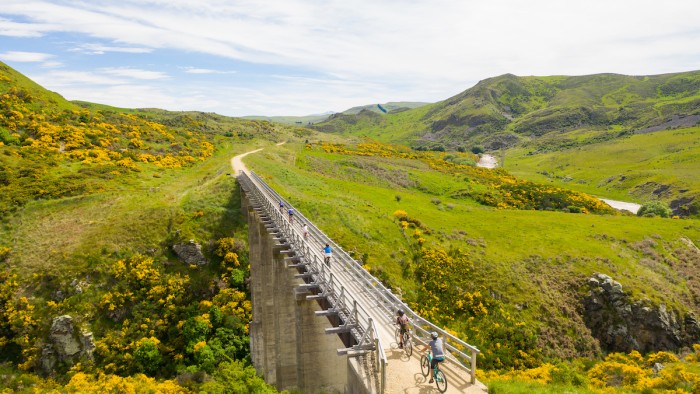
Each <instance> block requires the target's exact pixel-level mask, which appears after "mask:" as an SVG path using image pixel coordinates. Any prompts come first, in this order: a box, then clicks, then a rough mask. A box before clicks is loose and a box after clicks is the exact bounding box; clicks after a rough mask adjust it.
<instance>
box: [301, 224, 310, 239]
mask: <svg viewBox="0 0 700 394" xmlns="http://www.w3.org/2000/svg"><path fill="white" fill-rule="evenodd" d="M302 231H303V232H304V239H309V226H307V225H306V223H304V227H303V228H302Z"/></svg>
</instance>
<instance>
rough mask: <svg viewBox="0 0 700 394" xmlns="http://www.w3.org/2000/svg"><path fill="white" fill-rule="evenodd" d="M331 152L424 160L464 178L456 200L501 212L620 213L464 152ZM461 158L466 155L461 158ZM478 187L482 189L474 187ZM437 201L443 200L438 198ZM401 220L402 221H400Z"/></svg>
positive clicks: (371, 148)
mask: <svg viewBox="0 0 700 394" xmlns="http://www.w3.org/2000/svg"><path fill="white" fill-rule="evenodd" d="M320 149H322V150H323V151H325V152H328V153H337V154H344V155H358V156H376V157H386V158H404V159H416V160H420V161H422V162H424V163H426V164H428V165H429V166H430V168H432V169H434V170H436V171H439V172H442V173H446V174H450V175H454V176H460V177H462V179H464V181H465V188H464V189H460V190H454V191H452V192H451V193H450V196H451V197H453V198H463V197H469V198H472V199H474V200H475V201H477V202H479V203H481V204H484V205H489V206H492V207H497V208H499V209H536V210H559V211H565V212H575V213H589V212H590V213H599V214H616V211H615V210H614V209H612V208H611V207H610V206H608V205H607V204H605V203H603V202H602V201H600V200H598V199H597V198H595V197H592V196H589V195H588V194H585V193H580V192H575V191H572V190H567V189H561V188H557V187H552V186H548V185H541V184H537V183H533V182H530V181H525V180H521V179H518V178H516V177H514V176H513V175H511V174H509V173H508V172H507V171H505V170H504V169H502V168H497V169H486V168H480V167H474V166H473V165H469V164H463V163H471V162H470V160H473V157H472V156H473V155H471V154H462V153H450V154H447V155H446V154H444V153H438V152H415V151H411V150H410V148H407V147H402V146H398V145H386V144H380V143H378V142H374V141H371V142H365V143H360V144H357V145H356V146H355V147H351V146H346V145H341V144H329V143H322V144H320ZM457 155H463V156H464V158H460V157H458V156H457ZM473 186H478V187H473ZM436 201H439V200H437V199H436ZM399 219H400V218H399Z"/></svg>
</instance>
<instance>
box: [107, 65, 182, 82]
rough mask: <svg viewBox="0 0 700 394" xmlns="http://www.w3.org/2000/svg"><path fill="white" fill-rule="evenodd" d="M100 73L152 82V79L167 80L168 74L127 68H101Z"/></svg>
mask: <svg viewBox="0 0 700 394" xmlns="http://www.w3.org/2000/svg"><path fill="white" fill-rule="evenodd" d="M100 71H101V72H103V73H105V74H109V75H115V76H118V77H126V78H133V79H146V80H153V79H166V78H169V77H168V74H166V73H164V72H160V71H149V70H139V69H136V68H128V67H121V68H103V69H101V70H100Z"/></svg>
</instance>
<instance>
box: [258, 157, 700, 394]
mask: <svg viewBox="0 0 700 394" xmlns="http://www.w3.org/2000/svg"><path fill="white" fill-rule="evenodd" d="M367 145H368V146H366V145H363V144H358V145H357V146H344V147H339V146H334V145H327V144H326V145H322V146H318V145H306V146H305V145H296V146H295V145H285V146H283V147H279V148H276V149H275V150H266V151H263V152H261V153H259V154H257V155H254V156H250V157H249V160H247V162H248V163H249V166H252V168H253V169H254V170H255V171H256V172H258V173H260V174H262V175H263V177H264V178H265V179H266V180H267V181H268V182H270V183H271V184H272V185H273V186H274V187H275V188H276V189H277V190H279V191H280V192H281V193H282V195H283V196H284V197H285V198H287V199H288V200H289V201H290V202H292V203H293V204H295V205H296V206H297V207H299V208H300V210H301V211H302V212H303V213H304V214H305V215H306V216H307V217H309V218H310V219H311V220H313V221H314V222H315V223H316V224H318V225H319V226H320V227H321V228H322V229H323V230H324V232H326V233H327V234H329V236H331V237H333V238H334V239H336V240H338V241H339V243H340V244H341V245H342V246H343V248H344V249H346V250H348V251H350V253H351V254H353V255H354V256H355V258H357V259H360V260H361V261H363V263H364V264H365V266H366V267H368V269H370V271H371V272H373V274H375V275H376V276H377V277H379V278H382V279H383V280H384V281H385V283H387V284H389V285H390V286H391V287H392V288H394V290H395V291H396V292H398V293H400V294H402V295H403V297H404V299H405V300H406V301H407V302H409V304H411V305H412V306H413V307H414V308H415V309H416V310H417V311H419V312H420V313H421V314H423V315H424V316H426V317H428V318H430V319H433V320H434V321H436V322H438V323H439V324H442V325H444V326H445V327H448V328H449V329H451V330H454V331H456V332H457V333H459V334H460V335H461V336H462V337H463V338H465V339H466V340H467V341H469V342H471V343H473V344H475V345H477V347H479V348H480V349H482V350H483V352H484V353H483V359H480V361H479V362H480V365H481V367H482V368H487V369H488V368H504V367H505V368H509V367H516V368H527V367H534V366H537V365H539V364H540V363H542V362H543V361H545V360H553V359H561V358H562V357H564V358H566V357H576V356H584V357H595V356H596V355H600V354H601V352H600V348H599V347H598V344H597V341H596V340H595V339H593V338H592V337H591V334H590V331H589V330H588V328H587V327H586V326H585V324H584V322H583V318H582V315H581V313H582V312H581V308H582V306H581V297H582V296H583V295H584V294H585V293H586V292H587V285H586V283H587V278H588V277H590V276H591V275H592V274H593V273H596V272H600V273H606V274H608V275H610V276H612V277H613V278H615V280H617V281H619V282H620V283H621V284H622V286H623V288H624V289H625V291H627V292H628V293H629V294H631V297H632V298H633V299H636V300H646V301H645V302H648V303H649V305H660V304H665V305H667V306H668V307H669V308H671V309H673V310H676V311H686V312H681V314H682V313H695V314H697V313H699V312H700V304H699V303H698V294H699V291H700V282H698V279H697V278H696V276H695V275H694V274H691V272H694V271H695V270H697V269H700V258H699V257H700V256H695V257H691V258H690V259H688V257H687V256H686V255H685V253H686V251H688V250H689V249H688V246H687V244H686V241H685V240H691V241H692V242H693V243H695V244H696V245H697V244H698V243H700V222H698V221H697V220H672V219H658V218H657V219H654V218H638V217H635V216H626V215H610V214H604V215H599V214H575V213H566V212H562V211H558V212H557V211H547V210H530V209H525V210H523V209H513V207H511V208H509V209H508V208H506V209H504V208H501V209H499V208H497V207H491V206H486V205H484V203H478V202H477V201H476V200H475V199H474V198H473V197H471V195H468V194H465V193H463V191H464V190H465V189H466V190H469V189H471V190H479V189H480V188H481V187H482V186H481V185H484V184H488V185H489V187H490V188H492V190H498V189H500V188H502V187H503V185H499V184H498V183H497V181H496V180H495V179H494V178H490V179H489V178H488V175H486V174H484V175H483V177H482V176H479V175H478V174H477V173H475V171H484V172H488V171H489V170H477V169H474V168H473V167H469V166H454V167H453V166H451V165H450V162H449V161H445V160H442V161H440V160H441V159H440V155H441V154H436V153H430V154H428V153H422V154H420V155H428V156H415V155H417V154H418V153H420V152H418V153H416V152H411V151H410V150H406V151H401V150H400V149H398V148H392V147H388V148H386V149H380V148H377V144H367ZM402 152H403V153H402ZM411 155H413V156H411ZM435 155H437V156H435ZM442 155H443V156H444V154H442ZM492 174H494V175H495V176H496V178H501V179H502V180H504V182H505V183H509V182H511V180H510V178H508V176H507V175H506V174H505V173H504V172H499V171H495V172H493V173H492ZM485 179H489V180H488V181H485V182H484V183H482V181H483V180H485ZM505 193H512V194H519V193H520V191H517V192H516V191H508V192H505ZM550 196H551V195H548V194H543V195H541V196H532V201H538V202H537V203H536V204H540V203H544V201H550V200H549V198H550ZM520 208H527V205H523V206H521V207H520ZM690 253H692V252H690ZM589 368H590V366H589ZM582 373H584V374H585V373H586V372H585V371H584V372H582ZM504 392H507V391H504Z"/></svg>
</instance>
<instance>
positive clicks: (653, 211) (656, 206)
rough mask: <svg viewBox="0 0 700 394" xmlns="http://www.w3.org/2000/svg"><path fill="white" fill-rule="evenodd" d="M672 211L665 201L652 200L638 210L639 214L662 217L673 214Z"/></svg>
mask: <svg viewBox="0 0 700 394" xmlns="http://www.w3.org/2000/svg"><path fill="white" fill-rule="evenodd" d="M671 213H672V212H671V208H669V207H668V205H666V203H664V202H663V201H652V202H650V203H647V204H644V205H642V207H641V208H639V211H637V216H643V217H654V216H660V217H662V218H667V217H670V216H671Z"/></svg>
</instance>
